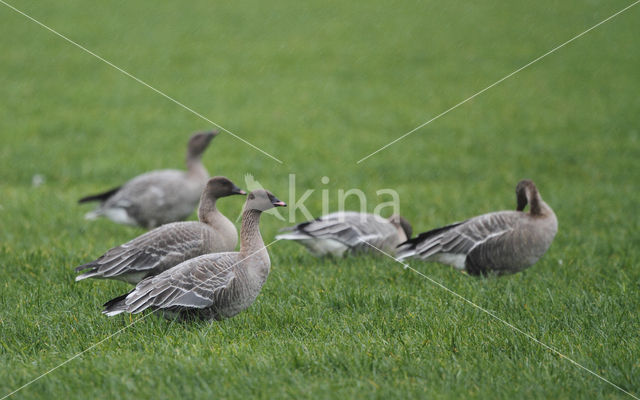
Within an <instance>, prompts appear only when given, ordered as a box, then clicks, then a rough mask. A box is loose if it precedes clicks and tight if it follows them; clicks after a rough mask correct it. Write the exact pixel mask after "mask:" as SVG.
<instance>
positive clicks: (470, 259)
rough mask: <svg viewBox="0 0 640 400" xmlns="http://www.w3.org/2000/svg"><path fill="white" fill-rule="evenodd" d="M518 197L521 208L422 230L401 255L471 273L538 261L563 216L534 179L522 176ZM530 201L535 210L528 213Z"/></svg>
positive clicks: (521, 266)
mask: <svg viewBox="0 0 640 400" xmlns="http://www.w3.org/2000/svg"><path fill="white" fill-rule="evenodd" d="M516 196H517V203H518V206H517V210H516V211H498V212H493V213H488V214H483V215H480V216H477V217H474V218H471V219H468V220H466V221H462V222H457V223H454V224H451V225H448V226H444V227H441V228H437V229H434V230H431V231H428V232H424V233H421V234H420V235H418V236H417V237H416V238H413V239H410V240H408V241H406V242H404V243H402V244H401V245H400V246H399V248H398V253H397V257H398V259H406V258H410V257H411V258H417V259H421V260H426V261H436V262H441V263H443V264H448V265H451V266H453V267H454V268H456V269H459V270H462V271H466V272H467V273H469V274H470V275H487V274H495V275H503V274H511V273H516V272H519V271H522V270H524V269H526V268H528V267H530V266H532V265H533V264H535V263H536V262H537V261H538V260H539V259H540V258H541V257H542V256H543V255H544V254H545V253H546V252H547V250H548V249H549V247H550V246H551V243H552V242H553V238H554V237H555V235H556V232H557V231H558V220H557V218H556V215H555V214H554V212H553V210H552V209H551V207H549V206H548V205H547V204H546V203H545V202H544V201H543V200H542V197H541V196H540V194H539V192H538V190H537V188H536V186H535V184H534V183H533V182H532V181H530V180H523V181H520V182H519V183H518V186H517V187H516ZM527 204H529V205H530V210H529V211H528V212H524V208H525V206H526V205H527Z"/></svg>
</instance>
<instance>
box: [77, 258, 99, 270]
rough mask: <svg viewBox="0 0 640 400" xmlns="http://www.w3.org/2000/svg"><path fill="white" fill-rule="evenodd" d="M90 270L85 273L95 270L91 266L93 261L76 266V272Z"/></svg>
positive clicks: (94, 267)
mask: <svg viewBox="0 0 640 400" xmlns="http://www.w3.org/2000/svg"><path fill="white" fill-rule="evenodd" d="M90 268H91V269H92V271H87V272H93V271H95V270H96V269H97V267H96V266H95V265H94V264H93V261H91V262H88V263H86V264H82V265H80V266H77V267H76V272H80V271H84V270H85V269H90Z"/></svg>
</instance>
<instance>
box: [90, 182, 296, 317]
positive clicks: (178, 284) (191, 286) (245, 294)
mask: <svg viewBox="0 0 640 400" xmlns="http://www.w3.org/2000/svg"><path fill="white" fill-rule="evenodd" d="M285 206H286V204H285V203H284V202H282V201H280V200H278V199H277V198H276V197H275V196H274V195H273V194H271V193H270V192H269V191H267V190H264V189H259V190H255V191H253V192H251V193H249V195H248V196H247V200H246V203H245V206H244V211H243V213H242V226H241V229H240V251H239V252H228V253H215V254H206V255H202V256H199V257H196V258H192V259H190V260H187V261H184V262H182V263H180V264H178V265H177V266H175V267H173V268H171V269H169V270H167V271H164V272H162V273H161V274H158V275H156V276H152V277H149V278H147V279H145V280H143V281H141V282H140V283H138V285H137V286H136V287H135V289H133V290H132V291H131V292H129V293H127V294H124V295H122V296H120V297H116V298H115V299H113V300H110V301H108V302H107V303H105V304H104V310H103V311H102V312H103V314H106V315H108V316H113V315H117V314H120V313H123V312H127V313H131V314H137V313H140V312H142V311H144V310H146V309H151V310H154V311H155V310H160V311H161V313H162V314H163V316H164V317H165V318H167V319H174V318H177V319H180V320H188V319H201V320H211V319H215V320H220V319H223V318H231V317H233V316H235V315H236V314H238V313H240V312H241V311H243V310H245V309H247V308H248V307H249V306H250V305H251V304H252V303H253V302H254V300H255V299H256V297H258V294H259V293H260V289H261V288H262V285H263V284H264V283H265V281H266V279H267V276H268V275H269V269H270V266H271V262H270V260H269V253H268V252H267V249H266V247H265V245H264V242H263V241H262V236H261V235H260V229H259V226H258V225H259V222H260V215H261V214H262V212H263V211H266V210H268V209H271V208H273V207H285Z"/></svg>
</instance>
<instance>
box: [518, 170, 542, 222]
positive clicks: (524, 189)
mask: <svg viewBox="0 0 640 400" xmlns="http://www.w3.org/2000/svg"><path fill="white" fill-rule="evenodd" d="M516 201H517V207H516V210H517V211H524V208H525V207H526V206H527V204H529V206H530V207H529V208H530V211H531V214H537V213H539V212H540V206H539V204H538V189H537V188H536V185H535V183H533V181H532V180H531V179H523V180H521V181H520V182H518V185H517V186H516Z"/></svg>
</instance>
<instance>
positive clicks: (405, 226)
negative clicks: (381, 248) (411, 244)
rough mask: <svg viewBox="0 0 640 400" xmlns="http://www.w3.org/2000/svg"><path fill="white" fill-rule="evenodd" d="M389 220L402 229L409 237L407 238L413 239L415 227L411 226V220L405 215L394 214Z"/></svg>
mask: <svg viewBox="0 0 640 400" xmlns="http://www.w3.org/2000/svg"><path fill="white" fill-rule="evenodd" d="M389 222H391V223H392V224H393V225H395V226H396V227H397V228H400V229H402V231H403V232H404V234H405V236H406V237H407V240H409V239H411V235H412V234H413V228H412V227H411V224H410V223H409V221H407V220H406V219H405V218H404V217H402V216H400V215H392V216H391V217H389Z"/></svg>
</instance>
